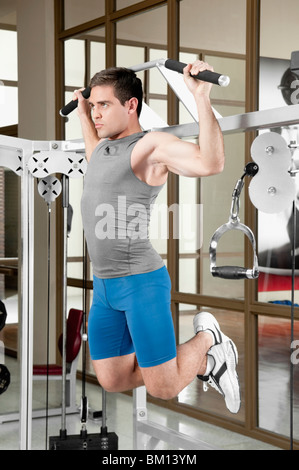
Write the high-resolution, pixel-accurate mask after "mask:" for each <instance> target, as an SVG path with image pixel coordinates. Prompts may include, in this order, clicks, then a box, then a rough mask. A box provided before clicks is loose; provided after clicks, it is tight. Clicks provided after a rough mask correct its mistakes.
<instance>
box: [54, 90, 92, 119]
mask: <svg viewBox="0 0 299 470" xmlns="http://www.w3.org/2000/svg"><path fill="white" fill-rule="evenodd" d="M82 96H83V97H84V98H86V99H87V98H89V97H90V87H89V86H88V87H86V88H85V90H83V91H82ZM77 106H78V100H72V101H70V102H69V103H68V104H66V105H65V106H64V107H63V108H61V110H60V111H59V114H60V116H64V117H65V116H68V114H70V113H71V112H72V111H74V109H76V108H77Z"/></svg>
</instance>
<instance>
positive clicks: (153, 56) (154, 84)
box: [149, 49, 167, 95]
mask: <svg viewBox="0 0 299 470" xmlns="http://www.w3.org/2000/svg"><path fill="white" fill-rule="evenodd" d="M157 59H167V51H166V50H163V49H150V54H149V60H157ZM149 81H150V83H149V92H150V93H158V94H164V95H167V82H166V80H164V79H162V76H161V73H160V72H159V70H158V69H157V68H156V67H155V68H153V69H150V70H149Z"/></svg>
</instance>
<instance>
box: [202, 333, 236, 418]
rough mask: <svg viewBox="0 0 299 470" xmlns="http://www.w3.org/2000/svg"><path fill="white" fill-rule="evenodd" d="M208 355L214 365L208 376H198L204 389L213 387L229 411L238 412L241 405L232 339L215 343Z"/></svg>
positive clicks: (234, 347)
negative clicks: (202, 382) (222, 398)
mask: <svg viewBox="0 0 299 470" xmlns="http://www.w3.org/2000/svg"><path fill="white" fill-rule="evenodd" d="M208 356H210V357H212V358H213V360H214V363H215V365H214V367H213V369H212V371H211V372H210V373H209V375H208V376H198V378H199V379H201V380H203V381H204V391H207V390H208V385H210V386H211V387H213V388H215V389H216V390H217V392H219V393H220V394H221V395H222V396H223V397H224V400H225V404H226V406H227V408H228V409H229V411H230V412H231V413H238V411H239V409H240V406H241V394H240V384H239V378H238V374H237V371H236V366H237V349H236V346H235V345H234V343H233V342H232V341H225V342H224V343H220V344H216V345H215V346H212V347H211V348H210V349H209V352H208Z"/></svg>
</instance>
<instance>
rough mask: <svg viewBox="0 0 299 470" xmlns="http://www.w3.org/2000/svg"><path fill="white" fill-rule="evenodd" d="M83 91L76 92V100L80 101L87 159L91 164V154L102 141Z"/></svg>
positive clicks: (78, 111)
mask: <svg viewBox="0 0 299 470" xmlns="http://www.w3.org/2000/svg"><path fill="white" fill-rule="evenodd" d="M81 91H82V90H76V91H75V92H74V99H76V98H77V99H78V108H77V113H78V115H79V118H80V123H81V128H82V133H83V139H84V142H85V151H86V159H87V161H88V162H89V160H90V157H91V154H92V152H93V151H94V149H95V148H96V146H97V145H98V143H99V142H100V139H99V137H98V134H97V131H96V128H95V126H94V123H93V120H92V118H91V109H90V106H89V102H88V100H86V99H85V98H84V97H83V96H82V93H81Z"/></svg>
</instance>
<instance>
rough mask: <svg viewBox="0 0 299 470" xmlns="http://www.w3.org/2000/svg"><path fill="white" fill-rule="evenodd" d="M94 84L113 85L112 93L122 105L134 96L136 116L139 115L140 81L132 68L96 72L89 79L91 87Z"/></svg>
mask: <svg viewBox="0 0 299 470" xmlns="http://www.w3.org/2000/svg"><path fill="white" fill-rule="evenodd" d="M96 86H113V88H114V94H115V96H116V98H117V99H118V100H119V101H120V103H121V104H122V105H123V106H124V104H125V103H126V102H127V101H129V100H130V99H131V98H136V99H137V100H138V107H137V116H138V117H139V116H140V113H141V108H142V99H143V90H142V82H141V80H140V79H139V78H138V77H137V75H136V73H135V72H133V70H130V69H126V68H123V67H112V68H109V69H106V70H102V71H101V72H98V73H96V74H95V75H94V77H93V78H92V79H91V81H90V87H91V88H93V87H96Z"/></svg>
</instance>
